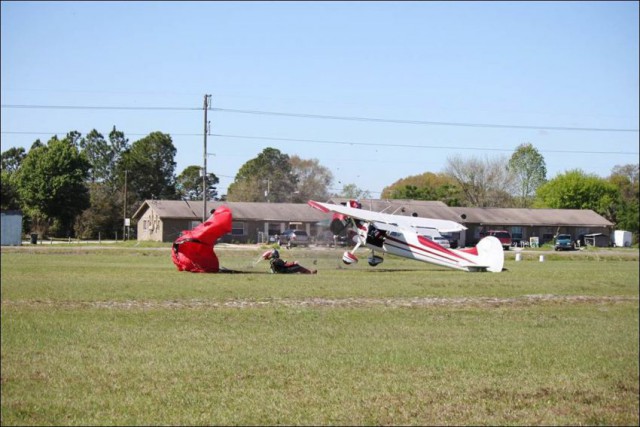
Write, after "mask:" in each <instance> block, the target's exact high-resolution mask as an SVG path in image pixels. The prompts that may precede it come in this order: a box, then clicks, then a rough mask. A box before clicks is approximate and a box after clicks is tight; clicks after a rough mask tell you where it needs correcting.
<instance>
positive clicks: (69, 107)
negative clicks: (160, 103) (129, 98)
mask: <svg viewBox="0 0 640 427" xmlns="http://www.w3.org/2000/svg"><path fill="white" fill-rule="evenodd" d="M1 107H2V108H14V109H33V110H39V109H40V110H148V111H153V110H165V111H200V110H202V108H195V107H193V108H191V107H122V106H99V105H27V104H2V105H1Z"/></svg>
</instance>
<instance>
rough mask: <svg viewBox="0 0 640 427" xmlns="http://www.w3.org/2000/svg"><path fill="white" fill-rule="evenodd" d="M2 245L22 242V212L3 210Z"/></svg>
mask: <svg viewBox="0 0 640 427" xmlns="http://www.w3.org/2000/svg"><path fill="white" fill-rule="evenodd" d="M1 216H2V230H1V232H2V246H20V245H21V244H22V212H20V211H2V212H1Z"/></svg>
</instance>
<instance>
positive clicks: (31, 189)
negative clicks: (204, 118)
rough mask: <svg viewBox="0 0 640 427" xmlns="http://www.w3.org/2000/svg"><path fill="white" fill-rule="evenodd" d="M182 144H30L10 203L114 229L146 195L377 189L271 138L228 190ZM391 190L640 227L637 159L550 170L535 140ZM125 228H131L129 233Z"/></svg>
mask: <svg viewBox="0 0 640 427" xmlns="http://www.w3.org/2000/svg"><path fill="white" fill-rule="evenodd" d="M175 155H176V148H175V146H174V145H173V141H172V139H171V136H170V135H169V134H165V133H162V132H152V133H150V134H149V135H147V136H145V137H143V138H141V139H139V140H137V141H135V142H133V143H130V142H129V139H128V138H126V136H125V134H124V133H123V132H121V131H119V130H117V129H116V127H115V126H114V127H113V129H112V130H111V132H109V134H108V135H107V137H105V136H103V135H102V134H101V133H100V132H98V131H97V130H95V129H94V130H92V131H91V132H89V133H88V134H87V135H85V136H83V135H82V134H80V133H79V132H77V131H72V132H69V133H68V134H67V135H66V136H65V137H64V138H61V139H59V138H58V137H57V136H53V137H52V138H51V139H49V141H47V143H46V144H45V143H42V142H41V141H40V140H36V141H35V142H34V143H33V145H32V146H31V148H30V149H29V150H28V151H26V150H25V149H24V148H10V149H9V150H7V151H5V152H3V153H2V181H1V182H2V195H1V196H2V197H1V204H2V209H3V210H18V209H19V210H21V211H22V212H23V215H24V221H23V224H24V231H25V232H27V233H28V232H38V233H39V234H41V235H42V236H52V237H78V238H84V239H89V238H97V237H98V236H99V235H101V236H104V238H112V237H114V236H115V235H116V233H118V231H121V230H122V229H123V221H124V218H129V217H131V215H132V214H133V213H134V212H135V211H136V210H137V209H138V208H139V207H140V206H141V204H142V203H143V202H144V201H145V200H149V199H165V200H166V199H168V200H180V199H184V200H202V198H203V191H206V192H207V194H206V197H207V200H228V201H246V202H273V203H285V202H286V203H305V202H306V201H307V200H309V199H316V200H327V199H329V198H330V197H331V196H341V197H349V198H369V197H371V195H370V193H369V192H368V191H366V190H362V189H360V188H358V187H357V186H356V185H355V184H347V185H344V186H343V188H342V189H341V192H340V193H335V192H332V190H331V189H332V185H333V181H334V177H333V175H332V173H331V171H330V170H329V169H328V168H327V167H325V166H323V165H321V164H320V163H319V161H318V160H317V159H302V158H300V157H298V156H296V155H292V156H289V155H287V154H286V153H282V152H281V151H279V150H277V149H275V148H271V147H267V148H265V149H264V150H263V151H262V152H261V153H260V154H259V155H258V156H257V157H255V158H253V159H250V160H248V161H247V162H246V163H244V164H243V165H242V166H241V168H240V169H239V170H238V172H237V174H236V176H235V179H234V181H233V183H232V184H230V185H229V187H228V191H227V194H222V195H220V194H218V190H217V187H216V186H217V185H218V184H219V178H218V177H217V176H216V175H215V174H213V173H208V174H207V177H206V178H205V188H206V189H204V190H203V178H202V176H201V171H202V168H201V167H200V166H197V165H190V166H188V167H186V168H185V169H184V170H183V171H182V172H181V173H180V174H179V175H177V176H176V172H175V168H176V162H175ZM381 197H382V198H395V199H415V200H441V201H443V202H445V203H446V204H447V205H449V206H472V207H522V208H532V207H533V208H541V207H546V208H565V209H592V210H594V211H596V212H597V213H599V214H601V215H602V216H604V217H605V218H607V219H609V220H610V221H612V222H613V223H614V224H616V227H617V228H620V229H625V230H630V231H633V232H634V234H635V235H636V239H637V235H638V216H639V207H638V164H629V165H621V166H616V167H615V168H614V169H613V170H612V172H611V175H610V176H609V177H608V178H600V177H598V176H595V175H591V174H588V173H585V172H584V171H582V170H579V169H576V170H570V171H566V172H565V173H563V174H560V175H558V176H556V177H555V178H553V179H551V180H547V177H546V165H545V162H544V158H543V156H542V155H541V154H540V153H539V152H538V150H536V148H535V147H533V145H531V144H528V143H527V144H522V145H520V146H519V147H518V148H517V149H516V150H515V151H514V153H513V154H512V156H511V157H510V158H506V157H504V156H502V157H497V158H485V159H482V158H476V157H471V158H463V157H461V156H459V155H454V156H451V157H449V158H448V159H447V164H446V167H445V170H444V171H443V172H440V173H433V172H425V173H423V174H421V175H418V176H409V177H407V178H403V179H401V180H399V181H397V182H395V183H393V184H391V185H390V186H388V187H385V188H384V190H383V192H382V195H381ZM120 235H122V234H120Z"/></svg>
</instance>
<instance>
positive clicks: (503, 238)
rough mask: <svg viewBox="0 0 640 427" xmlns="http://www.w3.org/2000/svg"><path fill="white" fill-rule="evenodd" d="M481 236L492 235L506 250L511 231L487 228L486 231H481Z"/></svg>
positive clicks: (509, 244)
mask: <svg viewBox="0 0 640 427" xmlns="http://www.w3.org/2000/svg"><path fill="white" fill-rule="evenodd" d="M481 236H482V237H484V236H494V237H497V238H498V240H500V243H502V248H503V249H504V250H505V251H506V250H509V248H510V247H511V243H512V242H511V233H509V232H508V231H507V230H489V231H487V232H486V233H481Z"/></svg>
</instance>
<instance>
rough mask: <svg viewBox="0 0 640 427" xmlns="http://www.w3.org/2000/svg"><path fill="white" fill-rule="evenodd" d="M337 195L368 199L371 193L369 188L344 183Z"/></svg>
mask: <svg viewBox="0 0 640 427" xmlns="http://www.w3.org/2000/svg"><path fill="white" fill-rule="evenodd" d="M339 196H340V197H344V198H347V199H370V198H371V193H370V192H369V190H362V189H361V188H359V187H358V186H357V185H355V184H345V185H344V186H343V187H342V192H341V193H340V194H339Z"/></svg>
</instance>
